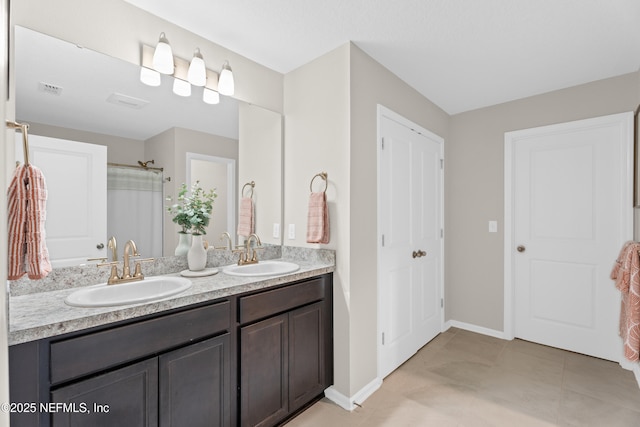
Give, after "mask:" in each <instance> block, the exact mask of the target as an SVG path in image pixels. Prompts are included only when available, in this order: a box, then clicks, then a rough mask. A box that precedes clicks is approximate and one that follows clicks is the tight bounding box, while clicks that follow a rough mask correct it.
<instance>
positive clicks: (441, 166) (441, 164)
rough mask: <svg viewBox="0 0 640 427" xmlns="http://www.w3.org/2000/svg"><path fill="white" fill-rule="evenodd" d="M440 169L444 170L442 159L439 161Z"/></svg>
mask: <svg viewBox="0 0 640 427" xmlns="http://www.w3.org/2000/svg"><path fill="white" fill-rule="evenodd" d="M440 169H444V159H440Z"/></svg>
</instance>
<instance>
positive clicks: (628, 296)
mask: <svg viewBox="0 0 640 427" xmlns="http://www.w3.org/2000/svg"><path fill="white" fill-rule="evenodd" d="M611 278H612V279H613V280H615V281H616V288H618V290H619V291H620V292H621V293H622V303H621V305H620V336H621V337H622V340H623V344H624V356H625V357H626V358H627V359H628V360H630V361H632V362H637V361H638V360H639V359H640V357H639V355H640V243H636V242H627V243H625V245H624V246H623V247H622V250H621V251H620V255H619V256H618V259H617V260H616V263H615V265H614V266H613V271H611Z"/></svg>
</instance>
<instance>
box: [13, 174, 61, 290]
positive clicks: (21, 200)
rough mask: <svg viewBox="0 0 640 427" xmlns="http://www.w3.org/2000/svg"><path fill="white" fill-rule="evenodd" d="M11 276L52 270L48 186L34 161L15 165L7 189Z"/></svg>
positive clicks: (41, 274) (41, 275) (37, 276)
mask: <svg viewBox="0 0 640 427" xmlns="http://www.w3.org/2000/svg"><path fill="white" fill-rule="evenodd" d="M7 201H8V209H7V214H8V224H7V226H8V230H7V231H8V234H9V247H8V249H9V277H8V278H9V280H16V279H19V278H20V277H22V276H23V275H24V274H25V273H26V274H27V276H28V277H29V279H43V278H44V277H46V276H47V274H49V272H50V271H51V263H50V262H49V251H48V250H47V246H46V243H45V231H44V221H45V218H46V202H47V187H46V185H45V181H44V176H43V175H42V171H40V169H38V168H37V167H35V166H33V165H20V166H18V167H17V168H16V170H15V172H14V173H13V177H12V178H11V183H10V184H9V190H8V192H7Z"/></svg>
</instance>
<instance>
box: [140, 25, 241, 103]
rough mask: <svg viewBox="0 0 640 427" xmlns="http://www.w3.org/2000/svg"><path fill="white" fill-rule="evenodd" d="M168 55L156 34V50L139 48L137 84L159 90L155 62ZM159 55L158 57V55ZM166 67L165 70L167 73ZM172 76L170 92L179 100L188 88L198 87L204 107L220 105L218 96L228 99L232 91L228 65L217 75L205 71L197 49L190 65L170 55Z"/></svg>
mask: <svg viewBox="0 0 640 427" xmlns="http://www.w3.org/2000/svg"><path fill="white" fill-rule="evenodd" d="M167 49H168V51H169V52H170V53H171V47H170V46H169V43H168V41H167V39H166V37H165V35H164V33H161V34H160V41H159V42H158V46H156V47H155V48H153V47H152V46H148V45H145V44H143V45H142V52H141V54H142V55H141V61H140V81H141V82H142V83H144V84H146V85H148V86H160V85H161V83H162V79H161V76H160V73H164V72H163V71H161V70H160V69H158V64H157V63H156V62H157V61H156V59H157V57H158V55H160V58H162V56H163V54H162V52H166V51H167ZM159 52H160V54H159ZM168 69H169V68H168V67H167V68H165V70H167V71H168ZM167 74H170V75H172V76H173V92H174V93H175V94H176V95H179V96H191V91H192V88H191V86H192V85H193V86H200V87H202V101H203V102H205V103H207V104H218V103H220V94H222V95H227V96H232V95H233V94H234V92H235V90H234V79H233V72H232V71H231V66H230V65H229V61H225V62H224V64H223V65H222V70H221V72H220V74H218V73H217V72H215V71H212V70H210V69H208V68H207V67H206V65H205V63H204V58H203V57H202V53H201V52H200V49H199V48H197V49H196V50H195V52H194V54H193V58H192V59H191V61H190V62H189V61H187V60H185V59H182V58H179V57H177V56H172V55H171V72H169V73H167Z"/></svg>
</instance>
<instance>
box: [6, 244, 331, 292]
mask: <svg viewBox="0 0 640 427" xmlns="http://www.w3.org/2000/svg"><path fill="white" fill-rule="evenodd" d="M258 258H259V259H260V260H268V259H280V258H284V259H289V260H296V259H301V260H308V261H311V260H319V261H321V260H326V261H328V262H333V263H335V251H333V250H329V249H310V248H299V247H291V246H279V245H269V244H265V245H263V246H262V249H260V250H259V251H258ZM237 261H238V254H237V253H233V252H231V251H229V250H221V249H209V250H208V251H207V267H221V266H226V265H231V264H235V263H237ZM134 262H135V258H133V259H132V260H131V268H132V269H133V265H134ZM187 268H188V267H187V257H185V256H181V257H176V256H168V257H162V258H157V259H155V260H154V261H151V262H145V263H143V264H142V272H143V273H144V275H145V276H158V275H162V274H171V273H178V272H180V271H182V270H186V269H187ZM118 271H122V261H120V265H119V266H118ZM110 272H111V269H110V267H97V265H96V264H86V265H82V266H78V267H62V268H55V269H53V271H52V272H51V273H49V275H48V276H47V277H46V278H44V279H42V280H29V279H28V278H27V277H26V276H25V277H23V278H21V279H19V280H13V281H9V292H10V294H11V296H20V295H28V294H33V293H39V292H49V291H56V290H61V289H69V288H77V287H81V286H89V285H96V284H98V283H104V282H106V281H107V279H108V278H109V274H110Z"/></svg>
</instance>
